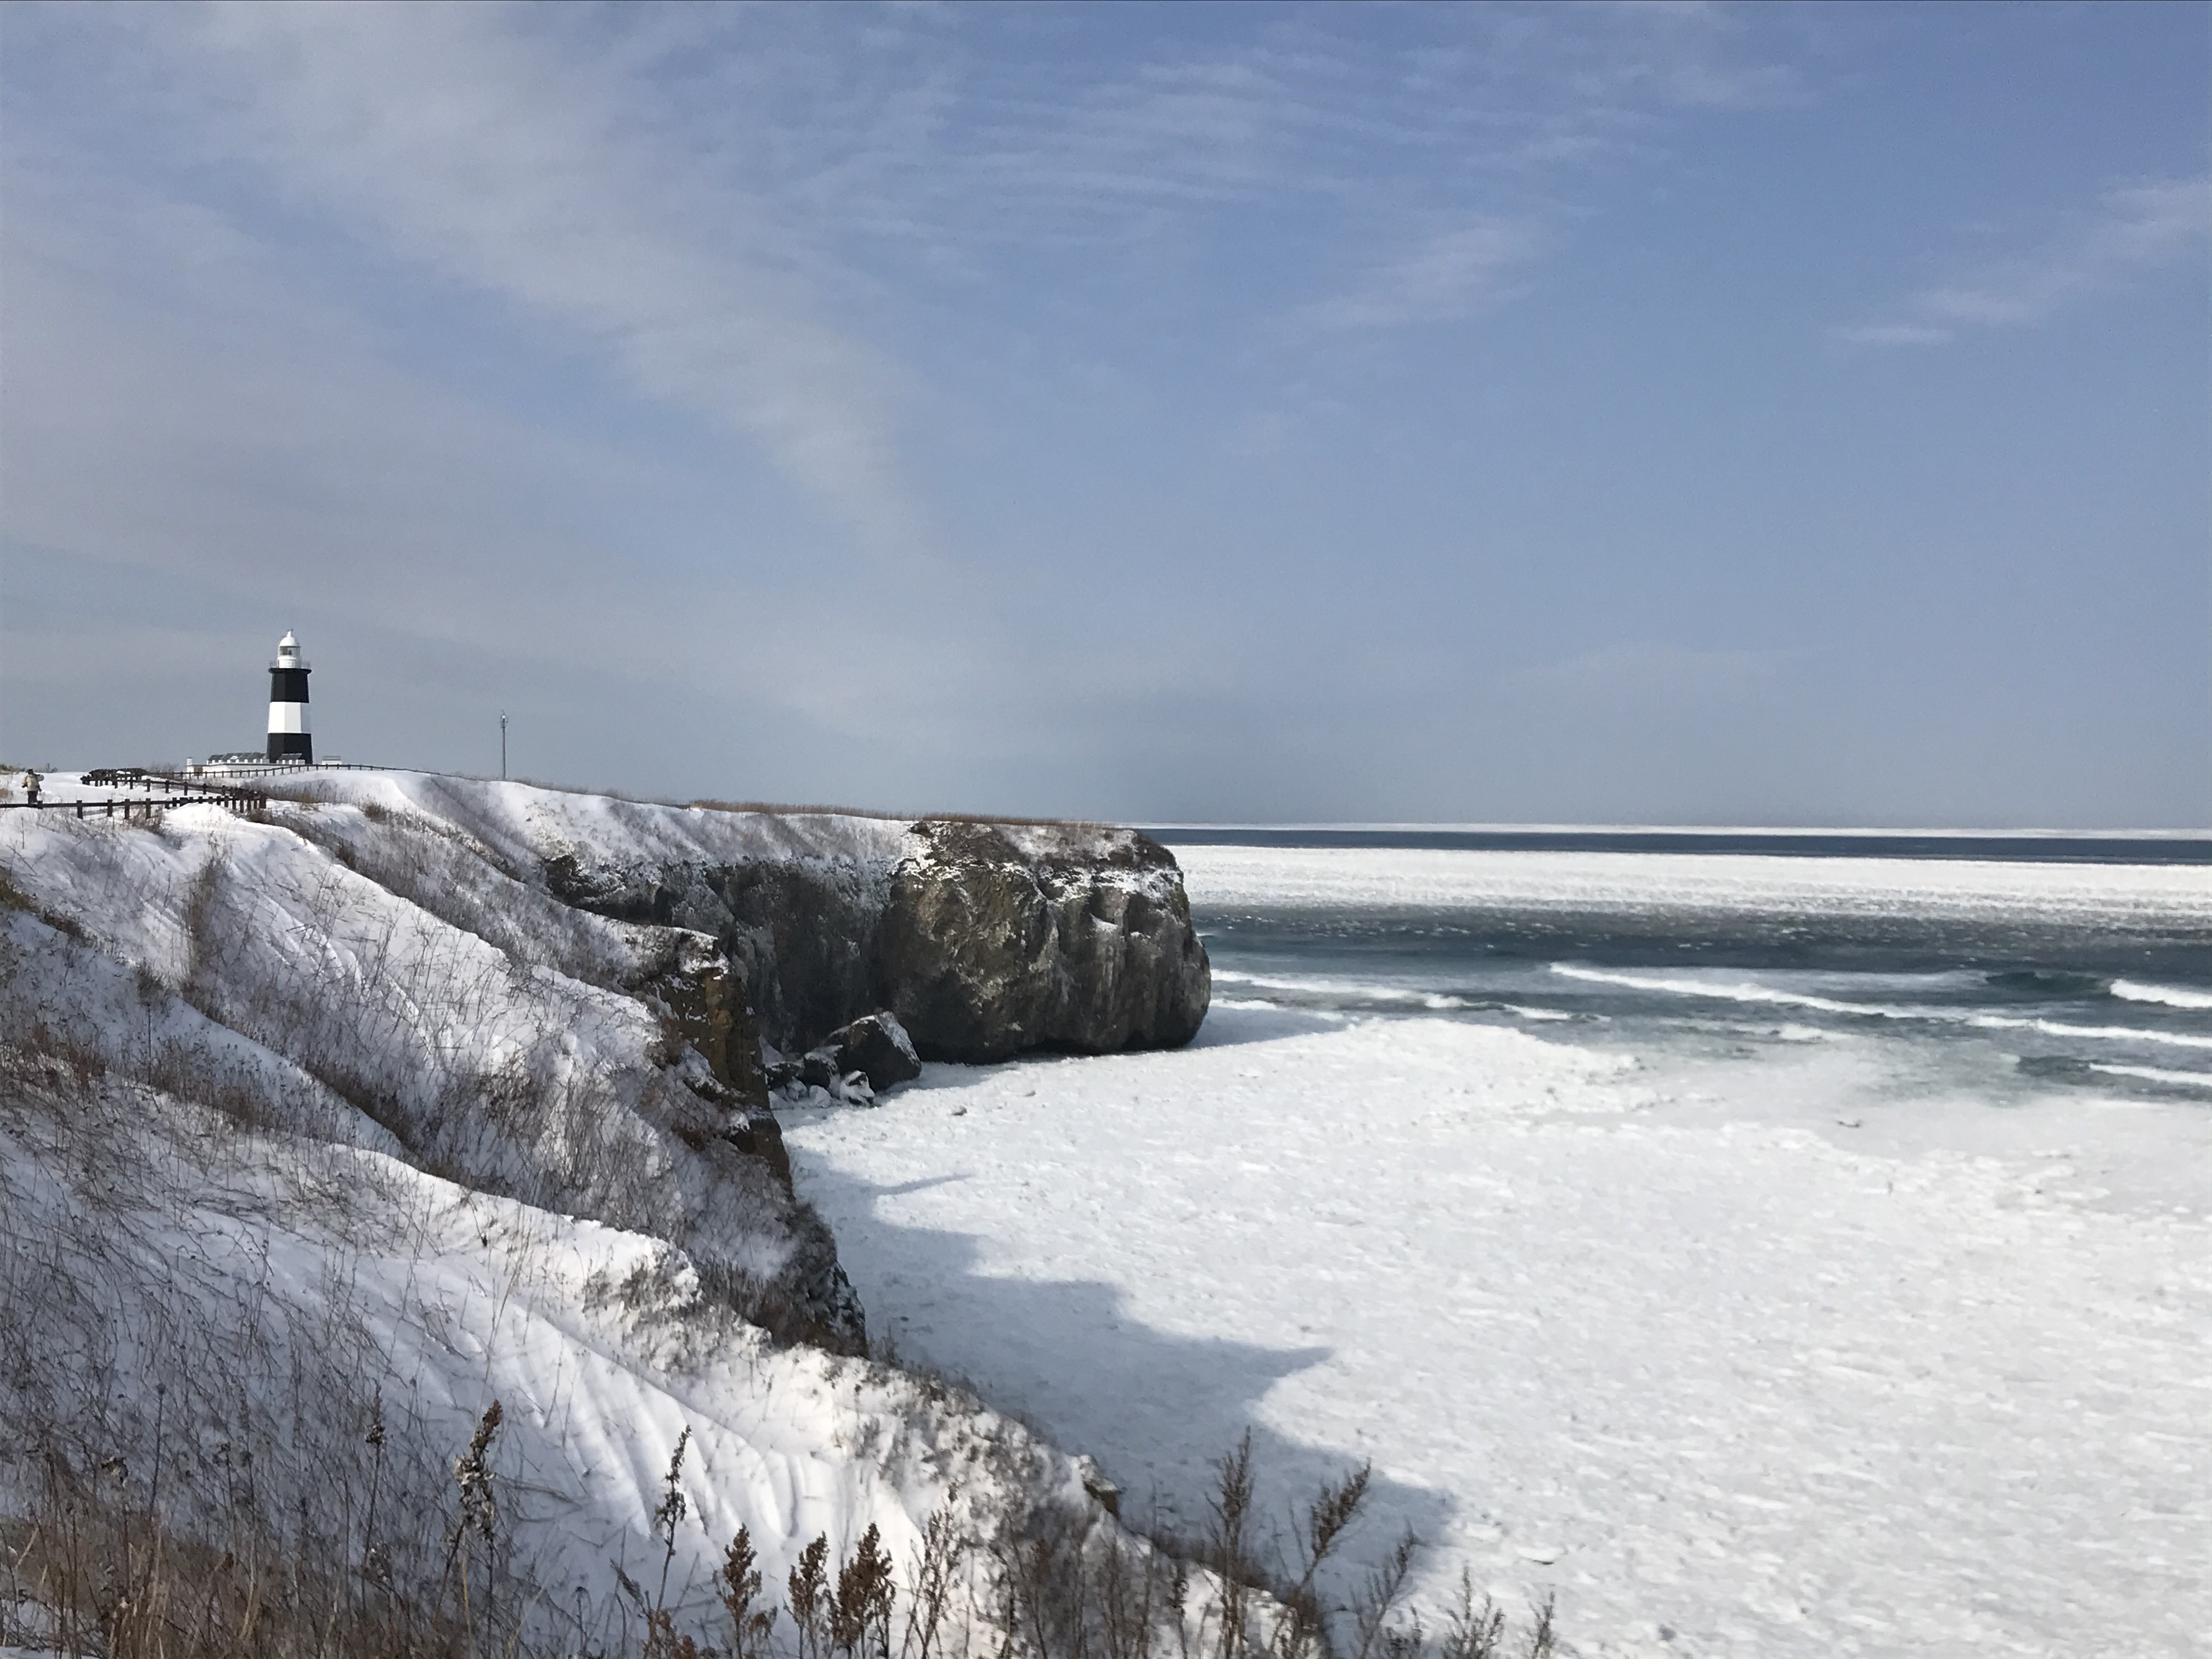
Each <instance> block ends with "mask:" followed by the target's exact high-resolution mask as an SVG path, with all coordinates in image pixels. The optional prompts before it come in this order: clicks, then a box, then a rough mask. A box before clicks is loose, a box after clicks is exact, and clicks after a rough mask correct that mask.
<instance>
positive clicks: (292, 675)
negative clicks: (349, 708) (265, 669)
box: [269, 632, 315, 766]
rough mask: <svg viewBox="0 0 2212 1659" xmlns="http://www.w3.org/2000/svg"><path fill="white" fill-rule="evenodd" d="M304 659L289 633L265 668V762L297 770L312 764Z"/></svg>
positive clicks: (313, 759)
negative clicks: (285, 763) (293, 766)
mask: <svg viewBox="0 0 2212 1659" xmlns="http://www.w3.org/2000/svg"><path fill="white" fill-rule="evenodd" d="M307 673H308V669H307V659H306V658H305V657H303V656H301V654H300V641H298V640H296V639H295V638H294V637H293V636H292V635H291V634H290V633H289V632H287V633H286V634H285V635H284V637H283V639H281V640H279V641H277V642H276V661H274V662H272V663H270V665H269V758H270V760H272V761H290V762H293V763H295V764H298V765H301V766H312V765H313V764H314V763H315V739H314V737H313V734H312V733H310V732H309V731H308V730H307Z"/></svg>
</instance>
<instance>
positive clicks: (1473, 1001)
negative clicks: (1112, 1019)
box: [1151, 829, 2212, 1103]
mask: <svg viewBox="0 0 2212 1659" xmlns="http://www.w3.org/2000/svg"><path fill="white" fill-rule="evenodd" d="M1151 833H1152V834H1153V835H1154V836H1156V837H1157V838H1158V840H1160V841H1162V842H1164V843H1166V844H1167V845H1168V846H1170V848H1172V847H1175V846H1177V845H1182V846H1194V845H1201V844H1202V845H1217V846H1218V845H1225V844H1228V845H1253V846H1268V847H1337V848H1343V847H1353V848H1364V847H1375V848H1436V849H1444V850H1452V849H1462V848H1465V849H1468V850H1479V851H1483V852H1486V853H1494V852H1495V851H1497V850H1499V849H1500V848H1501V847H1505V848H1526V849H1527V850H1531V851H1544V852H1556V851H1559V850H1571V851H1605V852H1624V851H1642V850H1663V851H1667V852H1670V853H1682V852H1686V851H1689V850H1692V849H1691V848H1687V847H1686V846H1685V845H1684V844H1683V839H1682V838H1681V837H1679V836H1674V835H1673V834H1671V833H1670V834H1668V835H1666V836H1663V837H1662V839H1663V842H1664V844H1663V846H1662V847H1661V848H1656V849H1648V848H1645V847H1644V845H1642V844H1641V843H1642V842H1644V840H1645V839H1646V838H1647V835H1648V832H1615V831H1593V832H1580V831H1575V832H1564V831H1547V832H1540V833H1539V834H1531V835H1528V836H1526V837H1525V838H1520V837H1522V832H1517V831H1474V832H1470V831H1443V832H1421V831H1406V830H1389V831H1376V830H1358V831H1336V830H1321V831H1314V830H1263V831H1252V830H1225V829H1205V830H1189V829H1156V830H1153V831H1152V832H1151ZM1701 839H1702V841H1703V842H1705V846H1704V847H1703V848H1701V849H1699V850H1704V851H1708V852H1711V853H1713V854H1747V853H1757V854H1771V853H1773V852H1775V851H1776V850H1778V849H1777V848H1776V847H1775V846H1774V844H1773V843H1775V842H1778V841H1788V842H1791V843H1792V845H1791V847H1790V852H1791V855H1793V856H1800V857H1808V858H1817V857H1822V856H1836V855H1838V854H1842V855H1844V856H1849V857H1852V858H1867V857H1899V858H1905V857H1914V858H1918V857H1925V856H1928V854H1927V852H1926V851H1925V850H1923V848H1921V846H1920V844H1919V838H1915V837H1909V836H1899V837H1892V838H1887V842H1886V843H1885V844H1886V845H1887V846H1888V850H1876V849H1875V848H1872V847H1870V846H1869V842H1870V841H1876V840H1880V839H1881V838H1870V837H1861V836H1850V837H1828V838H1820V837H1785V836H1758V835H1753V836H1741V835H1738V836H1726V835H1718V834H1715V835H1711V836H1704V837H1702V838H1701ZM1829 841H1832V842H1841V843H1842V844H1841V845H1840V846H1838V847H1835V848H1825V847H1824V848H1822V849H1821V850H1814V849H1813V848H1810V847H1808V846H1807V845H1806V844H1805V843H1806V842H1829ZM1941 841H1942V846H1943V848H1944V849H1945V850H1944V851H1943V853H1942V854H1941V855H1942V856H1945V857H1952V858H1956V857H1960V856H1967V855H1968V854H1966V853H1965V852H1963V851H1962V850H1960V849H1962V848H1974V849H1976V851H1977V852H1978V856H1980V857H1983V858H2002V859H2003V860H2006V861H2021V860H2022V857H2023V855H2022V854H2021V853H2019V852H2016V851H2015V845H2016V844H2024V845H2026V846H2028V847H2032V848H2034V849H2035V850H2036V852H2037V854H2039V857H2038V859H2037V860H2036V861H2040V862H2051V861H2061V862H2066V863H2072V864H2082V863H2089V864H2122V863H2127V864H2141V863H2148V862H2154V861H2156V862H2164V863H2166V864H2167V865H2169V866H2170V865H2171V864H2172V863H2175V862H2192V863H2194V862H2202V861H2203V859H2204V857H2205V855H2206V853H2207V851H2208V848H2212V843H2206V842H2149V843H2145V842H2137V841H2134V840H2118V839H2115V838H2101V839H2100V838H2095V837H2081V838H2067V839H2066V840H2064V841H2063V842H2061V841H2059V840H2058V839H2057V838H2052V837H2040V836H2039V837H2033V838H2018V840H2017V843H2016V841H2015V839H2014V838H1977V839H1976V840H1973V841H1967V840H1966V839H1965V838H1960V837H1943V838H1941ZM2147 847H2154V848H2158V849H2160V852H2161V853H2162V854H2164V856H2163V857H2162V858H2161V859H2159V860H2153V859H2150V858H2148V857H2145V856H2143V854H2144V852H2145V849H2146V848H2147ZM2187 847H2193V848H2196V849H2197V854H2196V856H2194V857H2192V858H2190V859H2186V860H2185V859H2182V858H2180V857H2179V851H2180V850H2181V849H2182V848H2187ZM2206 879H2207V881H2208V882H2212V867H2208V868H2207V872H2206ZM1193 908H1194V916H1195V918H1196V920H1197V921H1198V924H1199V927H1200V930H1201V932H1202V933H1204V935H1205V937H1206V949H1207V951H1208V954H1209V955H1210V957H1212V962H1213V965H1214V970H1215V994H1216V996H1217V997H1218V998H1221V999H1225V1000H1256V1001H1266V1002H1269V1003H1273V1004H1274V1005H1276V1006H1284V1007H1290V1008H1300V1009H1305V1010H1309V1011H1311V1012H1316V1013H1318V1014H1322V1015H1325V1016H1328V1017H1331V1018H1389V1017H1392V1016H1411V1015H1418V1016H1423V1017H1427V1018H1450V1019H1466V1020H1474V1021H1480V1022H1486V1023H1497V1024H1511V1025H1516V1026H1519V1027H1521V1028H1522V1029H1525V1030H1529V1031H1531V1032H1532V1033H1534V1034H1537V1035H1540V1036H1545V1037H1547V1038H1549V1039H1552V1040H1565V1041H1571V1042H1592V1043H1596V1044H1599V1045H1601V1046H1607V1047H1623V1048H1633V1049H1635V1050H1636V1051H1638V1052H1639V1053H1641V1054H1651V1053H1654V1052H1662V1053H1667V1054H1677V1055H1691V1056H1703V1057H1711V1056H1714V1055H1721V1054H1726V1055H1730V1056H1739V1057H1740V1056H1742V1055H1745V1054H1755V1053H1756V1052H1758V1051H1759V1049H1760V1048H1762V1047H1763V1046H1767V1045H1800V1044H1802V1043H1804V1042H1808V1041H1818V1040H1822V1039H1838V1040H1850V1041H1860V1042H1863V1041H1868V1040H1876V1041H1886V1042H1893V1043H1910V1044H1915V1045H1918V1046H1919V1047H1921V1048H1924V1049H1928V1050H1929V1052H1936V1053H1940V1054H1941V1055H1942V1057H1943V1060H1944V1063H1945V1064H1946V1066H1948V1067H1949V1068H1950V1069H1951V1072H1952V1073H1953V1074H1954V1079H1967V1082H1966V1086H1968V1087H1970V1088H1972V1089H1973V1090H1975V1091H1980V1092H1983V1093H1985V1094H1986V1095H1987V1096H1988V1097H1990V1098H1991V1099H1992V1100H1993V1101H1996V1102H1999V1103H2002V1102H2004V1101H2007V1100H2009V1099H2014V1098H2017V1097H2019V1096H2020V1095H2021V1093H2022V1092H2023V1091H2048V1090H2051V1089H2060V1090H2065V1089H2076V1088H2078V1089H2085V1090H2095V1091H2101V1092H2105V1093H2109V1094H2118V1095H2121V1096H2126V1097H2155V1098H2160V1099H2172V1100H2189V1101H2193V1102H2196V1103H2212V931H2208V930H2207V929H2206V927H2204V926H2203V924H2202V922H2201V921H2197V920H2195V919H2192V918H2191V917H2190V916H2188V915H2186V914H2184V913H2176V914H2171V915H2168V914H2160V913H2152V914H2148V915H2140V916H2132V917H2130V918H2129V919H2128V920H2127V921H2125V922H2124V924H2106V925H2102V926H2099V927H2086V926H2081V925H2079V924H2075V923H2070V922H2069V921H2065V920H2064V919H2063V918H2057V917H2050V916H2044V915H2038V914H2037V913H2036V912H2035V911H2034V910H2033V908H2028V907H2022V908H2015V909H2012V910H2009V911H2004V912H2001V913H1993V914H1990V915H1979V916H1977V917H1975V918H1973V919H1972V920H1961V919H1959V918H1957V917H1955V916H1954V917H1948V918H1943V917H1934V916H1930V917H1926V918H1916V917H1914V916H1911V915H1871V916H1869V915H1848V914H1838V913H1836V912H1833V911H1808V910H1797V909H1792V908H1775V909H1773V910H1771V912H1767V913H1763V914H1753V915H1731V916H1728V917H1726V918H1724V919H1721V920H1716V918H1715V917H1714V916H1713V915H1712V914H1711V912H1710V911H1709V910H1705V911H1695V912H1692V911H1689V910H1685V911H1683V912H1681V913H1680V914H1670V913H1669V912H1668V910H1666V909H1665V908H1663V906H1660V907H1655V906H1654V905H1653V904H1652V903H1650V902H1648V901H1645V902H1638V904H1637V905H1636V907H1635V908H1634V909H1633V910H1632V911H1631V910H1627V909H1620V910H1607V909H1606V908H1584V909H1579V910H1573V911H1567V912H1562V911H1559V910H1557V909H1554V908H1544V909H1542V910H1541V911H1539V910H1533V909H1529V908H1526V907H1525V906H1521V907H1516V905H1515V904H1514V903H1513V902H1510V901H1506V900H1503V899H1501V900H1500V901H1499V902H1495V903H1486V902H1483V901H1482V900H1481V899H1480V896H1476V897H1474V899H1472V900H1470V901H1468V902H1461V903H1455V905H1454V906H1453V907H1452V908H1449V910H1439V911H1421V910H1383V909H1336V910H1318V909H1314V908H1308V907H1306V906H1303V905H1285V906H1284V907H1281V908H1267V907H1265V906H1259V907H1254V906H1242V907H1235V908H1222V907H1210V906H1209V905H1208V904H1207V903H1206V899H1205V895H1204V892H1203V889H1202V886H1201V887H1200V888H1198V889H1196V890H1194V895H1193Z"/></svg>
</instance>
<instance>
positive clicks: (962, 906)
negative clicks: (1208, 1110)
mask: <svg viewBox="0 0 2212 1659" xmlns="http://www.w3.org/2000/svg"><path fill="white" fill-rule="evenodd" d="M909 845H910V850H909V851H908V854H907V856H906V857H905V858H904V859H902V860H901V861H900V863H899V865H898V867H897V868H896V870H895V871H894V872H892V875H891V884H890V902H889V903H888V904H887V905H886V907H885V909H884V921H883V926H882V928H881V930H880V932H879V933H878V939H877V945H876V971H877V975H878V984H879V986H880V987H881V990H882V994H883V1000H884V1004H885V1006H888V1007H890V1009H891V1011H892V1012H895V1013H896V1014H897V1016H898V1017H899V1019H900V1021H901V1022H902V1024H904V1025H905V1027H906V1029H907V1030H908V1032H910V1033H911V1034H912V1035H913V1037H914V1042H915V1048H916V1049H917V1050H918V1051H919V1052H920V1053H921V1054H922V1056H923V1057H924V1058H926V1059H931V1060H1003V1059H1005V1058H1006V1056H1007V1055H1009V1054H1018V1053H1020V1052H1021V1051H1022V1050H1024V1049H1025V1048H1064V1049H1071V1050H1073V1051H1075V1052H1078V1053H1082V1054H1103V1053H1107V1052H1109V1051H1111V1050H1114V1049H1119V1048H1173V1047H1176V1046H1179V1045H1181V1044H1182V1043H1185V1042H1189V1041H1190V1039H1191V1038H1192V1037H1194V1036H1196V1035H1197V1034H1198V1028H1199V1025H1200V1022H1201V1021H1203V1020H1204V1019H1205V1018H1206V1005H1207V1002H1208V1000H1210V997H1211V995H1212V973H1211V971H1210V969H1208V967H1207V965H1206V947H1205V946H1204V945H1202V944H1200V942H1199V938H1198V934H1197V932H1196V930H1195V929H1194V928H1193V927H1192V926H1191V922H1190V905H1189V901H1188V899H1187V898H1186V897H1185V896H1184V894H1183V888H1182V872H1181V871H1180V870H1178V869H1177V868H1176V861H1175V858H1174V855H1173V854H1170V852H1169V851H1168V850H1167V849H1166V848H1164V847H1162V846H1161V845H1160V844H1159V843H1158V842H1155V841H1153V840H1152V839H1151V838H1150V837H1149V836H1142V835H1139V834H1138V833H1137V832H1135V831H1134V830H1129V829H1103V830H1102V829H1072V828H1065V827H1061V826H1058V825H1043V826H1038V825H1024V826H1012V825H1005V824H991V823H954V822H934V823H920V824H916V825H915V829H914V831H913V834H912V836H910V838H909Z"/></svg>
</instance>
